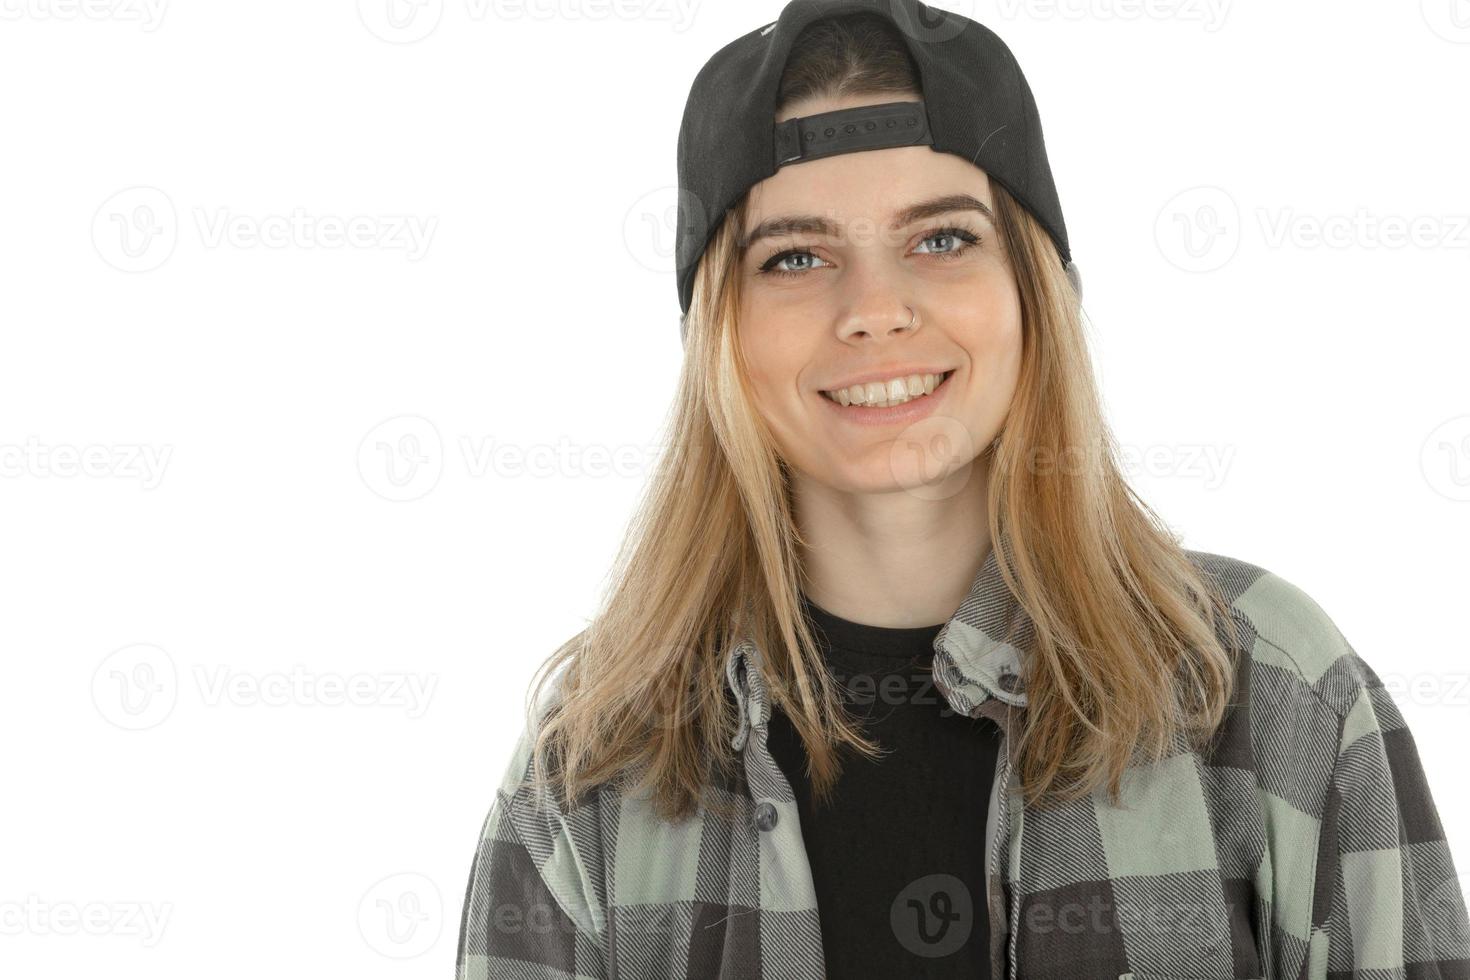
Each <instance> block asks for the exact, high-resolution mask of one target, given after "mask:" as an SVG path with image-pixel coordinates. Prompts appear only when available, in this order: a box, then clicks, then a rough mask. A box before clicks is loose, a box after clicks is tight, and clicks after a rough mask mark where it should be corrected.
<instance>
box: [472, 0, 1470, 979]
mask: <svg viewBox="0 0 1470 980" xmlns="http://www.w3.org/2000/svg"><path fill="white" fill-rule="evenodd" d="M747 117H750V119H755V120H756V121H755V122H753V123H752V122H750V121H749V119H748V118H747ZM764 127H769V130H766V129H764ZM747 130H750V131H747ZM751 132H754V134H755V135H751ZM824 140H830V141H831V142H830V143H824V142H823V141H824ZM762 175H764V176H762ZM680 177H681V185H682V190H684V191H685V193H686V194H687V195H688V198H687V199H686V200H685V201H682V202H681V218H682V219H683V220H684V223H683V224H682V225H681V229H680V233H681V236H683V237H682V240H681V249H680V256H681V264H683V265H684V266H685V268H684V269H681V275H680V280H679V286H680V298H681V305H682V306H683V308H684V310H685V318H684V321H683V326H684V338H685V362H684V370H683V374H682V376H681V379H680V385H679V390H678V395H677V404H676V406H675V412H674V414H673V416H672V420H673V421H672V425H673V433H672V437H671V439H670V445H669V449H668V452H667V453H666V455H665V456H664V458H663V460H662V462H661V465H660V468H659V470H658V473H657V474H656V476H655V478H654V480H653V482H652V487H651V491H650V495H649V497H648V500H647V502H646V504H645V506H644V508H643V510H642V511H641V513H640V515H639V520H638V521H637V522H635V525H634V528H633V533H632V535H631V536H630V538H629V541H628V543H627V545H626V547H625V549H624V551H623V553H622V554H621V555H620V558H619V562H618V568H617V573H616V574H615V576H614V577H613V585H612V587H611V588H610V590H609V594H608V595H607V596H606V597H605V600H604V603H603V607H602V609H601V610H600V613H599V615H598V617H597V618H596V619H595V621H594V622H593V623H592V625H591V626H590V627H589V628H588V629H587V630H586V631H585V632H583V633H581V634H579V635H578V636H576V637H574V638H572V639H571V640H570V641H569V642H568V643H567V644H566V645H565V646H563V647H562V648H561V649H559V650H557V651H556V652H555V654H554V655H553V656H552V657H551V658H550V660H548V662H547V664H546V672H545V675H544V676H543V677H542V678H541V680H540V682H538V683H537V685H536V696H535V697H534V699H533V700H534V701H535V706H534V708H533V710H532V711H531V712H530V713H529V714H528V717H527V720H526V728H525V731H524V733H523V735H522V737H521V739H520V742H519V744H518V745H517V746H516V748H515V751H514V753H513V754H512V758H511V759H510V762H509V765H508V766H507V767H506V768H505V769H504V774H503V777H502V778H501V781H500V786H499V789H498V792H497V795H496V799H495V802H494V804H493V806H492V807H491V809H490V813H489V815H488V816H487V818H486V821H485V825H484V830H483V833H482V837H481V840H480V842H479V846H478V849H477V851H476V853H475V857H474V863H473V868H472V871H471V874H470V881H469V889H468V893H467V895H466V897H465V906H464V912H463V917H462V921H461V929H460V941H459V952H458V977H459V978H460V980H472V978H486V977H507V978H509V977H516V978H531V977H546V978H552V977H554V978H564V977H625V978H646V977H660V978H664V977H740V978H759V977H768V978H819V977H823V976H826V977H834V978H891V977H902V978H909V977H941V976H943V977H995V978H1006V977H1010V978H1015V977H1019V978H1026V980H1073V978H1088V980H1092V978H1106V980H1112V978H1115V977H1116V978H1119V980H1126V978H1129V977H1132V978H1134V980H1150V978H1156V980H1165V978H1175V980H1177V978H1199V980H1225V978H1253V977H1254V978H1266V977H1272V978H1276V977H1280V978H1292V980H1296V978H1301V977H1318V978H1321V977H1327V976H1334V977H1355V978H1368V977H1374V978H1378V977H1382V978H1388V977H1406V976H1412V977H1451V976H1456V977H1458V976H1466V975H1470V972H1467V971H1470V923H1467V919H1466V912H1465V905H1464V899H1463V896H1462V894H1461V892H1460V889H1459V886H1458V884H1457V882H1456V879H1455V870H1454V865H1453V862H1452V860H1451V857H1450V853H1449V851H1448V848H1447V846H1446V842H1445V835H1444V832H1443V829H1442V828H1441V826H1440V822H1439V819H1438V817H1437V814H1436V812H1435V808H1434V805H1433V802H1432V800H1431V796H1430V794H1429V791H1428V788H1427V787H1426V785H1425V781H1424V774H1423V771H1422V769H1421V767H1420V765H1419V761H1418V757H1417V755H1416V753H1415V749H1414V743H1413V740H1412V738H1411V737H1410V735H1409V733H1408V731H1407V729H1406V728H1405V727H1404V723H1403V719H1402V717H1401V716H1400V714H1399V712H1398V711H1397V710H1396V708H1395V706H1394V703H1393V701H1392V700H1391V699H1390V698H1389V697H1388V695H1387V694H1386V692H1385V691H1384V689H1383V686H1382V684H1381V683H1380V682H1379V679H1378V678H1377V676H1376V675H1375V674H1374V672H1373V670H1372V669H1371V668H1370V667H1369V666H1368V664H1366V663H1365V662H1364V661H1363V660H1362V659H1361V658H1360V657H1359V656H1358V655H1357V654H1356V653H1355V652H1354V651H1353V649H1352V648H1351V647H1350V646H1349V645H1348V643H1347V641H1346V640H1345V639H1344V637H1343V636H1342V635H1341V634H1340V633H1339V632H1338V630H1337V629H1336V627H1335V626H1334V625H1333V623H1332V622H1331V620H1330V619H1329V618H1328V616H1327V615H1326V614H1325V613H1324V612H1323V611H1322V609H1321V608H1320V607H1319V606H1318V605H1317V604H1316V603H1315V602H1314V601H1313V600H1312V599H1311V598H1310V597H1308V596H1307V595H1306V594H1304V593H1303V592H1302V591H1301V590H1299V589H1297V588H1296V587H1294V586H1293V585H1292V584H1291V583H1289V582H1287V581H1285V580H1283V579H1282V578H1280V577H1278V576H1276V575H1273V574H1272V573H1270V572H1268V571H1265V570H1263V569H1261V568H1259V567H1256V566H1254V565H1251V564H1248V563H1246V562H1244V561H1239V560H1235V559H1231V558H1227V557H1224V556H1220V555H1213V554H1205V553H1200V552H1194V551H1188V550H1185V549H1183V548H1181V546H1180V544H1179V542H1178V540H1177V539H1176V538H1175V537H1174V536H1172V535H1171V534H1170V533H1169V532H1168V530H1167V529H1166V528H1165V527H1164V525H1163V524H1162V523H1161V522H1160V521H1159V520H1158V519H1157V518H1156V516H1155V515H1154V514H1153V513H1152V512H1151V511H1150V510H1149V508H1148V507H1147V506H1146V505H1145V504H1144V503H1143V502H1142V501H1140V500H1139V499H1138V498H1136V497H1135V496H1134V495H1133V494H1132V492H1131V491H1130V489H1129V488H1128V486H1127V484H1126V483H1125V481H1124V478H1123V476H1122V474H1121V472H1120V469H1119V467H1118V465H1117V463H1116V462H1115V458H1114V454H1113V444H1112V441H1111V436H1110V434H1109V433H1108V430H1107V428H1106V426H1105V423H1104V421H1103V418H1102V412H1101V408H1100V406H1099V404H1098V394H1097V388H1096V385H1095V382H1094V379H1093V376H1092V369H1091V365H1090V363H1089V360H1088V354H1087V349H1086V344H1085V342H1084V335H1083V331H1082V326H1081V319H1080V317H1081V314H1080V306H1079V301H1080V291H1079V290H1080V287H1079V282H1078V278H1077V276H1076V275H1075V268H1074V267H1071V266H1069V264H1068V263H1069V259H1070V256H1069V253H1068V251H1067V245H1066V237H1065V228H1064V227H1063V226H1062V223H1061V220H1060V210H1059V207H1058V205H1057V202H1056V197H1055V192H1054V190H1053V189H1052V188H1051V178H1050V173H1049V170H1048V168H1047V166H1046V162H1045V155H1044V144H1043V143H1042V140H1041V134H1040V128H1039V121H1038V120H1037V119H1036V115H1035V107H1034V105H1033V104H1032V102H1031V96H1030V92H1029V89H1028V88H1027V86H1026V84H1025V81H1024V78H1023V77H1022V76H1021V75H1020V72H1019V69H1018V68H1017V67H1016V66H1015V64H1014V61H1013V59H1011V57H1010V54H1009V52H1008V51H1007V50H1006V49H1005V47H1004V45H1003V44H1002V43H1001V42H1000V41H999V39H998V38H996V37H995V36H994V35H993V34H991V33H990V32H989V31H987V30H986V29H985V28H983V27H981V26H980V25H979V24H976V23H974V22H973V21H969V20H966V19H965V18H962V17H958V16H957V15H954V14H946V13H942V12H939V11H933V10H929V9H928V8H925V7H924V6H923V5H922V4H919V3H916V2H906V0H894V2H891V3H888V2H884V3H871V2H822V0H795V2H793V3H791V4H789V5H788V6H787V7H786V8H785V9H784V10H783V12H782V14H781V18H780V19H779V20H778V21H776V22H775V23H774V24H771V25H767V26H766V27H765V28H763V29H760V30H757V31H752V32H751V33H750V34H748V35H746V36H744V37H742V38H740V39H739V40H737V41H736V42H733V43H732V44H731V45H730V46H728V47H727V48H726V49H724V50H722V51H721V52H720V53H719V54H718V55H716V57H715V58H714V59H712V60H711V62H710V64H709V65H707V66H706V68H705V69H704V70H703V71H702V72H701V74H700V77H699V78H698V79H697V80H696V82H695V85H694V90H693V92H692V93H691V97H690V107H689V110H688V111H687V112H686V116H685V120H684V128H683V130H682V131H681V134H680ZM757 177H759V178H760V179H758V180H757V179H754V178H757ZM685 260H688V261H687V262H685ZM695 260H697V261H695ZM548 680H554V683H550V684H548V683H547V681H548ZM854 706H856V707H857V710H854ZM847 750H851V754H852V757H851V758H846V759H843V758H840V756H841V754H842V753H843V752H845V751H847ZM497 771H498V770H497Z"/></svg>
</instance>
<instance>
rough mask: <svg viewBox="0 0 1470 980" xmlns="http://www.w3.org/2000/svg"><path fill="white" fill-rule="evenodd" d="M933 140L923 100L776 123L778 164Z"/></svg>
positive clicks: (918, 143)
mask: <svg viewBox="0 0 1470 980" xmlns="http://www.w3.org/2000/svg"><path fill="white" fill-rule="evenodd" d="M933 143H934V138H933V137H932V136H931V135H930V133H929V117H928V115H927V114H926V113H925V111H924V103H923V102H885V103H883V104H882V105H864V106H856V107H854V108H851V109H838V110H836V111H834V112H823V113H819V114H818V115H815V116H801V117H798V118H795V119H788V120H786V121H785V122H779V123H776V166H777V167H784V166H786V165H787V164H788V163H803V162H805V161H807V160H816V159H820V158H821V157H829V156H833V155H834V154H837V153H851V152H853V151H855V150H881V149H883V148H885V147H889V146H923V145H926V144H927V145H933Z"/></svg>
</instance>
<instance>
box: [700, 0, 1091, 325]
mask: <svg viewBox="0 0 1470 980" xmlns="http://www.w3.org/2000/svg"><path fill="white" fill-rule="evenodd" d="M859 12H869V13H875V14H878V15H880V16H882V17H884V18H885V19H887V20H888V21H889V22H891V23H892V24H893V25H894V26H895V27H896V28H897V29H898V33H899V34H900V35H901V36H902V37H903V39H904V42H905V43H906V45H907V46H908V50H909V54H910V55H911V56H912V57H913V59H914V62H915V64H916V65H917V66H918V69H919V76H920V87H921V89H922V97H921V100H920V101H917V102H914V101H910V102H887V103H883V104H875V105H868V106H860V107H857V108H852V109H842V110H838V111H836V112H829V113H822V114H820V115H815V116H808V117H803V118H796V119H788V120H786V121H785V122H782V123H779V124H778V123H776V122H775V118H776V109H777V106H776V97H777V95H778V91H779V87H780V81H781V75H782V73H783V72H784V70H785V68H786V60H787V57H788V55H789V54H790V52H791V47H792V44H793V43H794V42H795V40H796V38H797V35H799V34H800V33H801V31H802V29H803V28H805V27H806V26H807V25H808V24H811V23H812V22H813V21H816V20H819V19H821V18H824V17H833V16H837V15H840V14H848V13H859ZM913 145H928V146H930V147H931V148H932V149H933V150H934V151H935V152H940V153H954V154H956V155H958V156H962V157H964V158H965V159H966V160H969V161H970V162H972V163H974V164H975V165H976V166H977V167H980V168H981V169H982V170H984V171H985V172H986V173H987V174H988V175H989V177H990V179H991V180H994V181H995V182H996V183H998V184H1000V185H1001V186H1002V187H1004V188H1005V189H1006V191H1008V192H1009V193H1010V195H1011V196H1012V197H1014V198H1015V199H1016V201H1017V202H1018V203H1019V204H1020V205H1021V206H1022V207H1024V208H1025V209H1026V210H1027V211H1028V212H1030V213H1031V214H1032V215H1033V216H1034V217H1035V218H1036V220H1037V221H1038V222H1039V223H1040V224H1041V225H1042V227H1044V228H1045V229H1046V231H1047V233H1048V234H1049V235H1050V236H1051V238H1052V241H1053V242H1055V243H1056V247H1057V252H1058V254H1059V255H1060V256H1061V260H1062V263H1063V265H1064V266H1066V269H1067V275H1068V277H1069V278H1070V279H1071V280H1072V284H1073V287H1074V288H1075V289H1076V290H1077V293H1078V295H1079V297H1080V295H1081V279H1080V277H1079V276H1078V273H1077V268H1076V265H1075V263H1073V262H1072V255H1071V249H1070V247H1069V246H1068V244H1067V226H1066V223H1065V222H1064V221H1063V220H1062V207H1061V203H1060V202H1059V201H1058V200H1057V190H1056V186H1055V184H1054V183H1053V181H1052V174H1051V166H1050V164H1048V163H1047V159H1046V143H1045V141H1044V140H1043V139H1042V133H1041V118H1040V116H1039V115H1038V113H1037V110H1036V102H1035V100H1034V99H1033V98H1032V95H1031V88H1030V86H1028V85H1027V84H1026V78H1025V76H1024V75H1022V74H1021V67H1020V65H1018V64H1017V63H1016V59H1015V56H1014V55H1012V54H1011V51H1010V49H1009V48H1008V47H1006V45H1005V42H1004V41H1002V40H1001V39H1000V38H999V37H997V36H996V35H995V33H994V32H992V31H991V30H990V29H989V28H987V27H985V26H984V25H983V24H979V23H977V22H975V21H973V20H970V19H969V18H967V17H963V16H961V15H959V14H956V13H953V12H951V11H947V10H940V9H937V8H934V7H930V6H928V5H927V4H924V3H920V2H918V0H790V2H789V3H787V4H786V6H785V7H784V8H782V10H781V15H780V17H778V18H777V19H776V20H775V21H773V22H772V23H769V24H767V25H765V26H764V27H761V28H758V29H756V30H753V31H751V32H750V33H748V34H745V35H743V36H742V37H739V38H736V39H735V40H734V41H731V42H730V43H729V44H727V45H725V46H724V47H723V48H721V49H720V50H719V51H717V52H715V54H714V56H713V57H712V58H710V59H709V61H708V62H706V63H705V65H704V67H703V68H701V69H700V70H699V73H698V74H697V75H696V76H695V78H694V83H693V85H692V86H691V88H690V90H689V99H688V101H687V102H686V104H685V107H684V118H683V121H682V123H681V124H680V126H679V161H678V176H679V197H678V201H679V203H678V228H677V230H676V232H675V247H674V252H675V271H676V275H677V285H678V290H679V310H680V314H681V319H680V331H681V336H682V333H683V330H684V325H685V323H686V319H685V318H684V315H686V314H688V312H689V306H690V302H691V300H692V298H693V293H694V272H695V269H696V268H698V265H699V259H700V257H701V256H702V255H703V254H704V250H705V248H706V247H708V245H709V242H710V239H711V238H712V237H713V236H714V233H715V231H716V230H718V228H719V225H720V222H721V221H722V220H723V219H724V217H725V215H726V213H727V212H728V211H729V210H730V209H731V208H732V207H734V206H735V204H736V203H737V202H739V200H740V198H741V197H742V196H743V195H744V194H745V193H746V191H748V190H749V189H750V188H751V187H753V186H755V185H756V184H758V183H760V182H761V181H763V180H765V179H766V178H768V177H771V176H773V175H774V174H775V173H776V172H777V171H778V170H779V169H780V168H781V167H784V166H790V165H792V164H797V163H801V162H804V161H806V160H813V159H820V158H822V157H826V156H831V155H833V154H835V153H850V152H854V151H858V150H871V149H881V148H884V147H890V146H913Z"/></svg>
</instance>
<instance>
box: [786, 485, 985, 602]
mask: <svg viewBox="0 0 1470 980" xmlns="http://www.w3.org/2000/svg"><path fill="white" fill-rule="evenodd" d="M988 485H989V481H988V479H987V474H986V472H985V471H984V469H983V468H982V466H981V463H980V462H979V461H978V460H977V461H976V463H975V464H974V465H973V466H972V467H971V469H970V471H969V477H968V480H967V481H966V483H965V485H964V487H963V488H962V489H960V490H959V492H957V493H951V494H948V495H947V496H942V497H941V499H930V498H931V497H934V496H936V494H933V493H927V494H926V491H928V490H931V489H932V488H928V487H920V488H918V489H917V490H896V491H893V492H886V493H860V492H851V491H846V490H838V489H834V488H832V487H829V486H825V485H823V484H819V483H817V482H816V481H814V480H811V479H810V478H808V477H806V476H805V475H804V474H802V473H800V472H796V471H794V472H793V500H794V505H795V511H796V522H797V525H798V527H799V528H800V530H801V534H802V536H803V537H804V538H805V539H806V540H807V546H806V547H804V548H802V549H801V560H802V563H803V568H804V569H805V574H806V581H805V583H804V586H803V589H804V591H805V592H806V594H807V597H808V598H810V599H811V601H813V602H815V603H816V604H817V605H818V606H820V607H822V608H823V609H825V610H827V611H828V612H830V613H832V614H833V615H836V616H840V617H842V618H843V619H848V620H851V621H853V622H855V623H862V624H864V625H867V626H885V627H893V628H911V627H918V626H932V625H934V624H936V623H943V622H946V621H947V620H949V618H950V617H951V616H953V615H954V613H955V610H956V609H958V608H959V605H960V602H961V601H962V600H963V599H964V598H965V596H966V595H967V594H968V592H969V590H970V586H971V585H972V584H973V583H974V580H975V575H976V574H977V573H978V572H979V571H980V566H981V565H983V564H984V562H985V557H986V555H987V554H988V553H989V551H990V529H989V526H988V525H987V523H986V510H985V508H986V492H987V489H988ZM949 486H950V485H949V484H948V483H946V484H945V488H946V489H948V488H949Z"/></svg>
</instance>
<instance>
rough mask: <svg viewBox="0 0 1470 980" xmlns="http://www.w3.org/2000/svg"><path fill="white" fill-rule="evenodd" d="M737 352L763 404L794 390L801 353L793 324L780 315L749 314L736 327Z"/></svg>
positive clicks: (768, 405)
mask: <svg viewBox="0 0 1470 980" xmlns="http://www.w3.org/2000/svg"><path fill="white" fill-rule="evenodd" d="M739 337H740V345H741V353H742V354H743V356H744V357H745V363H746V366H747V368H748V370H749V373H750V383H751V386H752V387H753V388H754V389H755V394H756V397H757V399H759V401H760V403H761V405H762V407H763V408H766V407H772V406H774V405H777V404H779V402H780V399H781V398H782V397H783V396H787V395H790V393H791V392H794V391H795V390H796V386H797V378H796V376H797V372H798V371H799V370H800V369H801V365H802V363H803V357H802V354H801V350H800V347H799V343H798V340H799V338H798V337H797V336H796V331H795V325H794V324H788V323H784V322H783V321H782V320H781V318H780V317H768V316H750V317H747V318H746V319H745V320H744V321H743V322H742V323H741V324H740V327H739Z"/></svg>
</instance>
